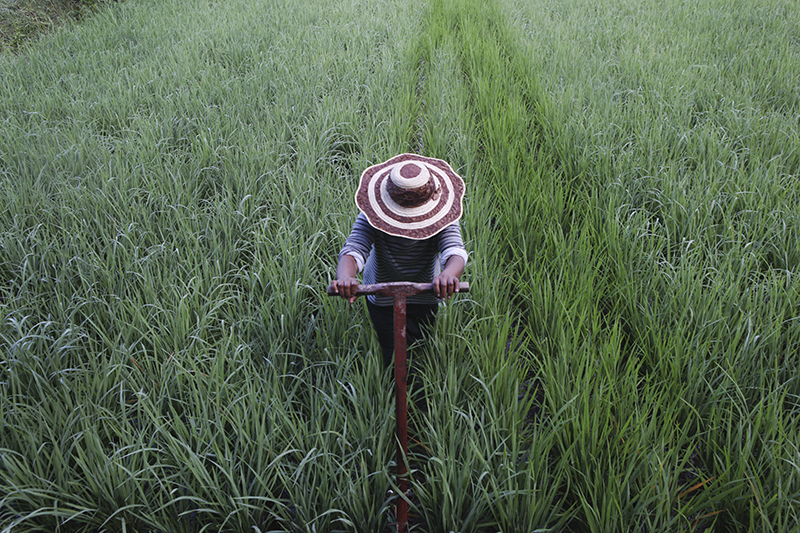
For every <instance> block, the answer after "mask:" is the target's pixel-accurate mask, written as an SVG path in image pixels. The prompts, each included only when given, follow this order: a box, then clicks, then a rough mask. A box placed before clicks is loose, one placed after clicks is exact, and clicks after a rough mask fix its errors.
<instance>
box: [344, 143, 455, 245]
mask: <svg viewBox="0 0 800 533" xmlns="http://www.w3.org/2000/svg"><path fill="white" fill-rule="evenodd" d="M409 161H413V162H415V163H417V164H422V165H425V167H426V168H427V169H428V171H429V172H430V173H431V176H432V178H433V179H434V181H435V183H436V184H437V186H438V187H439V195H438V196H437V197H436V198H434V199H432V200H430V201H428V202H426V203H425V204H423V205H421V206H418V207H412V208H409V207H403V206H400V205H399V204H397V203H395V202H394V201H393V200H392V199H391V197H390V196H389V193H388V192H387V190H386V185H387V180H389V175H390V174H391V171H392V168H394V167H395V166H397V165H400V164H403V163H407V162H409ZM463 198H464V180H463V179H462V178H461V176H459V175H458V174H456V172H455V171H454V170H453V168H452V167H451V166H450V165H449V164H448V163H447V162H446V161H442V160H441V159H434V158H432V157H423V156H420V155H416V154H400V155H397V156H395V157H392V158H391V159H389V160H387V161H384V162H383V163H379V164H377V165H372V166H371V167H369V168H367V169H366V170H365V171H364V172H363V173H362V174H361V181H360V183H359V187H358V190H357V191H356V195H355V199H356V205H357V206H358V208H359V209H360V210H361V212H362V213H364V215H365V216H366V217H367V220H368V221H369V223H370V224H371V225H372V226H373V227H374V228H376V229H379V230H381V231H383V232H385V233H388V234H389V235H396V236H398V237H405V238H408V239H414V240H422V239H427V238H430V237H433V236H434V235H436V234H437V233H439V232H440V231H442V230H443V229H444V228H446V227H447V226H449V225H450V224H452V223H454V222H456V221H457V220H458V219H460V218H461V214H462V212H463Z"/></svg>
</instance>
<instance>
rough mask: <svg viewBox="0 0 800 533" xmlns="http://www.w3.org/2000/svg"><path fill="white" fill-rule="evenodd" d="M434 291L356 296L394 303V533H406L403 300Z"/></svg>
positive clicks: (398, 285)
mask: <svg viewBox="0 0 800 533" xmlns="http://www.w3.org/2000/svg"><path fill="white" fill-rule="evenodd" d="M428 291H433V284H432V283H411V282H404V281H400V282H392V283H376V284H374V285H359V287H358V291H356V296H368V295H370V294H379V295H381V296H388V297H390V298H392V299H393V301H394V382H395V387H396V388H397V393H396V395H395V421H396V423H397V444H398V449H397V470H396V475H397V486H398V487H399V489H400V498H399V499H398V501H397V509H396V511H395V513H396V516H397V531H398V533H407V532H408V494H407V493H408V477H407V476H406V473H407V472H406V456H407V455H408V398H407V394H406V385H407V384H406V380H407V378H408V356H407V352H406V348H407V346H406V298H408V297H409V296H414V295H415V294H419V293H421V292H428ZM458 291H459V292H469V283H466V282H461V283H460V285H459V289H458ZM338 295H339V294H338V293H336V292H334V291H333V287H328V296H338Z"/></svg>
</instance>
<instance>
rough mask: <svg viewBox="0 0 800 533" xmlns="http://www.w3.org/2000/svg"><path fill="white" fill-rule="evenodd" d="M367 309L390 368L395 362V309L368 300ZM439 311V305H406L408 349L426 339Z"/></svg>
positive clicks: (385, 363) (385, 360)
mask: <svg viewBox="0 0 800 533" xmlns="http://www.w3.org/2000/svg"><path fill="white" fill-rule="evenodd" d="M367 309H368V310H369V317H370V319H371V320H372V326H373V327H374V328H375V331H376V332H377V334H378V342H380V344H381V350H382V351H383V364H384V365H385V366H387V367H388V366H390V365H391V364H392V363H393V362H394V357H393V356H394V307H392V306H391V305H386V306H384V305H375V304H373V303H371V302H370V301H369V300H367ZM438 309H439V306H438V304H431V305H428V304H407V305H406V343H407V346H406V347H408V346H411V345H412V344H414V343H415V342H417V341H421V340H424V339H425V336H426V335H427V333H428V331H429V330H430V329H431V328H432V327H433V324H434V322H435V321H436V311H437V310H438ZM417 366H418V365H417Z"/></svg>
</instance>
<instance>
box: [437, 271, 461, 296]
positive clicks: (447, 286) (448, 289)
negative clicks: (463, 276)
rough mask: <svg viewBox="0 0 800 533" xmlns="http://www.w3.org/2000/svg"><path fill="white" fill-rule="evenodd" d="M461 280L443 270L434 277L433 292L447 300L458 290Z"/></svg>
mask: <svg viewBox="0 0 800 533" xmlns="http://www.w3.org/2000/svg"><path fill="white" fill-rule="evenodd" d="M459 286H460V282H459V281H458V278H457V277H456V276H454V275H452V274H448V273H446V272H442V273H441V274H439V275H438V276H436V277H435V278H433V293H434V294H436V297H437V298H440V299H442V300H447V299H448V298H450V297H451V296H452V295H453V294H455V293H457V292H458V289H459Z"/></svg>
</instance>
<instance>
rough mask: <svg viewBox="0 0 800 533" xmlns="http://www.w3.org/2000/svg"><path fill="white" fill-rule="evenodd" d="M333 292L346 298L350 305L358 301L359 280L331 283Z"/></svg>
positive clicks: (343, 280)
mask: <svg viewBox="0 0 800 533" xmlns="http://www.w3.org/2000/svg"><path fill="white" fill-rule="evenodd" d="M331 287H333V292H335V293H336V294H338V295H339V296H341V297H342V298H344V299H345V300H347V301H348V302H350V303H353V302H355V301H356V292H358V280H357V279H356V278H344V279H335V280H333V283H331Z"/></svg>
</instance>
